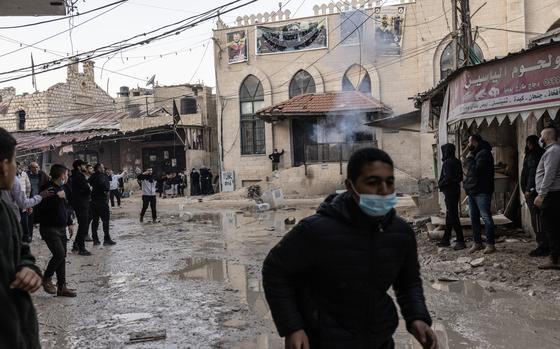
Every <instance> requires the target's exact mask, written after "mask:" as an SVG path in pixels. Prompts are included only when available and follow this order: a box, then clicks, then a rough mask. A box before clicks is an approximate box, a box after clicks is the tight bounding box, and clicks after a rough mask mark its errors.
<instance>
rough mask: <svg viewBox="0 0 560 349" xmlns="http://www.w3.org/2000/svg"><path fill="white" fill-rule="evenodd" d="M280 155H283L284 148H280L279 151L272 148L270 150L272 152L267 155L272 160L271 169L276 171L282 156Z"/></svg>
mask: <svg viewBox="0 0 560 349" xmlns="http://www.w3.org/2000/svg"><path fill="white" fill-rule="evenodd" d="M282 155H284V149H282V152H281V153H280V152H278V149H274V150H273V151H272V154H270V155H269V156H268V158H269V159H270V160H272V171H278V167H279V165H280V158H281V157H282Z"/></svg>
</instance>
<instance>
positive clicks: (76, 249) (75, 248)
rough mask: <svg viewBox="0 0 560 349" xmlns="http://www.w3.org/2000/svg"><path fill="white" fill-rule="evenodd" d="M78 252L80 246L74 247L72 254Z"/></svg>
mask: <svg viewBox="0 0 560 349" xmlns="http://www.w3.org/2000/svg"><path fill="white" fill-rule="evenodd" d="M78 251H79V248H78V246H76V245H74V246H72V253H76V252H78Z"/></svg>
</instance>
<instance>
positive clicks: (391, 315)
mask: <svg viewBox="0 0 560 349" xmlns="http://www.w3.org/2000/svg"><path fill="white" fill-rule="evenodd" d="M346 188H347V192H346V193H344V194H340V195H331V196H329V198H327V200H326V201H325V202H324V203H323V204H321V206H320V208H319V210H318V211H317V213H316V214H315V215H313V216H311V217H308V218H306V219H304V220H302V221H301V222H300V223H299V224H298V225H297V226H296V227H294V228H293V229H292V230H291V231H290V232H289V233H288V234H287V235H285V236H284V238H283V239H282V240H281V241H280V242H279V243H278V244H277V245H276V246H275V247H274V248H273V249H272V250H271V251H270V253H269V254H268V256H267V257H266V260H265V262H264V266H263V286H264V290H265V295H266V299H267V301H268V304H269V306H270V310H271V312H272V317H273V319H274V322H275V324H276V327H277V329H278V332H279V334H280V336H282V337H286V338H285V348H287V349H301V348H331V349H346V348H368V349H392V348H394V343H393V339H392V336H393V334H394V333H395V330H396V329H397V326H398V316H397V311H396V307H395V305H394V303H393V300H392V298H391V297H390V296H389V295H388V294H387V291H388V289H389V288H390V287H393V289H394V291H395V294H396V298H397V302H398V303H399V306H400V309H401V313H402V315H403V317H404V320H405V322H406V326H407V329H408V331H409V332H410V333H412V334H413V335H414V337H415V338H416V339H417V340H418V341H419V342H420V343H421V344H422V346H423V348H431V349H435V348H437V338H436V335H435V333H434V332H433V331H432V329H431V328H430V325H431V323H432V320H431V318H430V314H429V312H428V309H427V308H426V304H425V299H424V292H423V288H422V279H421V277H420V265H419V263H418V257H417V248H416V238H415V234H414V231H412V229H411V228H410V225H409V224H407V223H406V222H405V221H404V220H403V219H401V218H400V217H398V216H397V214H396V212H395V210H394V206H395V205H396V202H397V197H396V194H395V177H394V168H393V161H392V159H391V158H390V157H389V155H388V154H387V153H385V152H384V151H382V150H379V149H374V148H365V149H361V150H358V151H357V152H355V153H354V154H353V155H352V156H351V158H350V161H349V162H348V169H347V179H346Z"/></svg>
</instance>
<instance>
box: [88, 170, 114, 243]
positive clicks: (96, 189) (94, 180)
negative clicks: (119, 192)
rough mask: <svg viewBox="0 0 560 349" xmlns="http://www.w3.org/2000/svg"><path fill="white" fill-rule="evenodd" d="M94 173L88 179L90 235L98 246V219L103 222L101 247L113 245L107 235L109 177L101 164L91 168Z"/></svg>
mask: <svg viewBox="0 0 560 349" xmlns="http://www.w3.org/2000/svg"><path fill="white" fill-rule="evenodd" d="M93 171H94V173H93V174H92V175H91V177H89V184H90V185H91V187H92V189H91V217H92V222H91V235H92V238H93V244H94V245H99V244H100V241H99V236H98V235H97V229H98V228H99V219H101V221H102V222H103V234H104V238H103V245H105V246H107V245H109V246H110V245H115V244H116V242H115V241H113V240H112V239H111V235H110V234H109V219H110V216H111V213H110V211H109V188H110V183H109V177H108V176H107V175H106V174H105V167H103V164H99V163H98V164H95V166H93Z"/></svg>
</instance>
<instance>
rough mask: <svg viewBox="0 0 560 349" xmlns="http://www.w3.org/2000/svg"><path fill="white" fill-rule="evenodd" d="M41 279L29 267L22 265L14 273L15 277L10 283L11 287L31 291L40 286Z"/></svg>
mask: <svg viewBox="0 0 560 349" xmlns="http://www.w3.org/2000/svg"><path fill="white" fill-rule="evenodd" d="M42 283H43V280H42V279H41V277H40V276H39V275H38V274H37V273H36V272H35V271H34V270H33V269H31V268H29V267H23V268H22V269H21V270H20V271H18V272H17V274H16V279H15V280H14V281H13V282H12V284H11V285H10V288H11V289H16V288H17V289H20V290H22V291H25V292H29V293H33V292H35V291H37V290H38V289H39V287H41V284H42Z"/></svg>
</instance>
